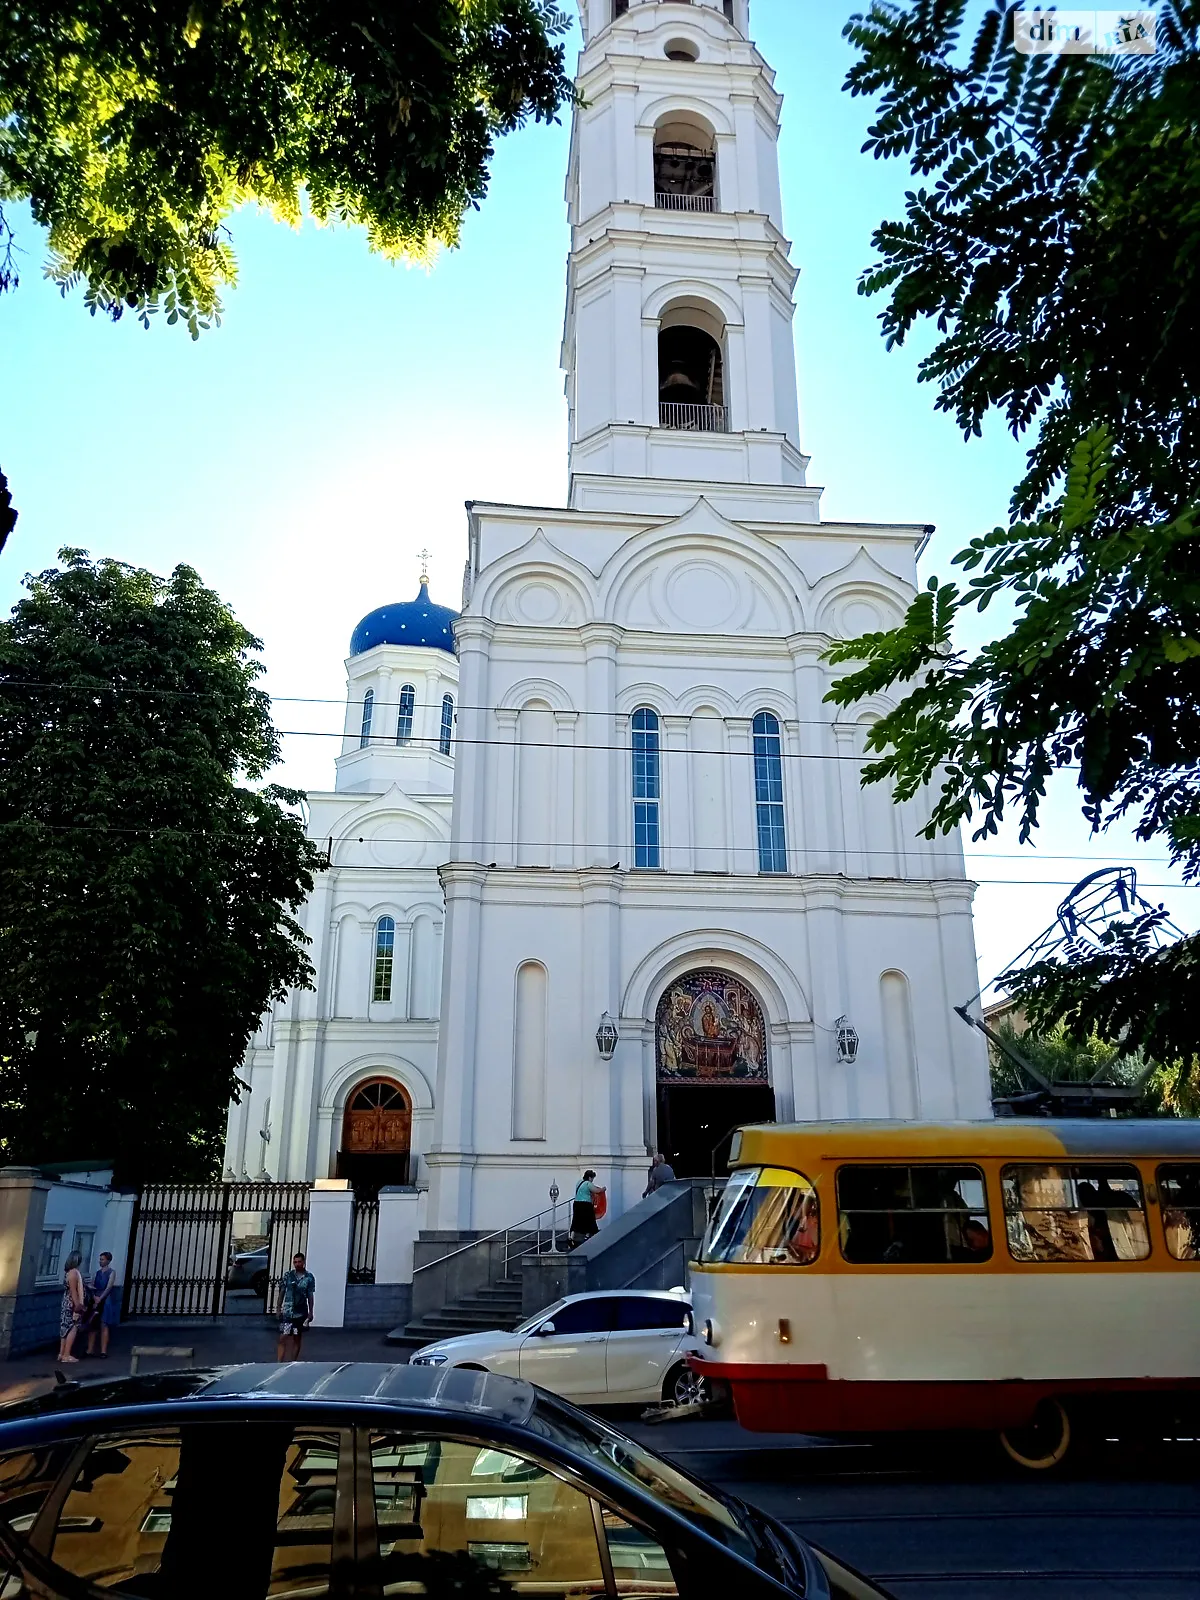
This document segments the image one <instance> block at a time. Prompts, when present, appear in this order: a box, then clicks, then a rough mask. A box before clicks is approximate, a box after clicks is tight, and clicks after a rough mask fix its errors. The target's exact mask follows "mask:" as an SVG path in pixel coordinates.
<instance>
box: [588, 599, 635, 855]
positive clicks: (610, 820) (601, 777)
mask: <svg viewBox="0 0 1200 1600" xmlns="http://www.w3.org/2000/svg"><path fill="white" fill-rule="evenodd" d="M579 633H580V638H581V639H582V641H583V648H584V651H585V669H584V670H585V683H586V705H585V709H586V711H587V713H588V715H587V720H586V723H585V727H586V730H587V738H586V740H585V743H586V744H587V746H588V763H587V774H588V776H587V810H586V815H587V827H586V830H585V832H586V840H587V845H588V849H587V852H586V853H587V864H588V865H589V866H593V867H605V868H607V867H610V866H611V865H612V863H613V862H614V861H615V860H616V859H617V856H616V847H617V841H618V837H619V835H618V832H617V812H616V806H617V796H618V794H624V792H625V785H624V783H623V781H622V779H623V775H624V774H625V772H626V771H627V770H628V765H627V763H626V761H625V760H624V759H623V752H622V751H620V750H619V749H617V748H616V746H617V745H618V742H619V733H618V728H619V725H620V719H618V717H617V715H616V699H617V694H616V689H617V645H618V643H619V641H620V638H621V633H622V630H621V629H620V628H617V627H614V626H613V625H612V624H611V623H607V622H589V623H586V624H585V625H584V626H583V627H582V628H581V629H580V630H579Z"/></svg>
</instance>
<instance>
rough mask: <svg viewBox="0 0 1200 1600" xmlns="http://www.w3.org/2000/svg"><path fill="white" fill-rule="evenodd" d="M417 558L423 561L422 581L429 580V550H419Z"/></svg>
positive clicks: (426, 581)
mask: <svg viewBox="0 0 1200 1600" xmlns="http://www.w3.org/2000/svg"><path fill="white" fill-rule="evenodd" d="M417 560H418V561H419V562H420V563H421V582H422V583H428V582H429V551H428V550H418V551H417Z"/></svg>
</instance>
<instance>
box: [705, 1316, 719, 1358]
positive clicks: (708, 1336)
mask: <svg viewBox="0 0 1200 1600" xmlns="http://www.w3.org/2000/svg"><path fill="white" fill-rule="evenodd" d="M704 1342H705V1344H708V1345H712V1347H713V1349H714V1350H715V1349H716V1347H717V1346H718V1345H719V1344H720V1342H721V1330H720V1328H718V1326H717V1324H716V1323H715V1322H714V1321H713V1320H712V1318H711V1317H706V1318H705V1319H704Z"/></svg>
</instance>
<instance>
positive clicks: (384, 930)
mask: <svg viewBox="0 0 1200 1600" xmlns="http://www.w3.org/2000/svg"><path fill="white" fill-rule="evenodd" d="M395 954H396V924H395V923H394V922H393V920H392V919H391V917H380V919H379V921H378V922H377V923H376V924H375V979H374V982H373V983H372V985H371V999H372V1000H390V999H391V998H392V961H393V959H394V957H395Z"/></svg>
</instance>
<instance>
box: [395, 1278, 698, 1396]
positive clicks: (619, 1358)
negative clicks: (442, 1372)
mask: <svg viewBox="0 0 1200 1600" xmlns="http://www.w3.org/2000/svg"><path fill="white" fill-rule="evenodd" d="M691 1328H692V1319H691V1299H690V1297H689V1296H688V1295H687V1294H686V1293H685V1291H684V1290H682V1289H666V1290H652V1289H636V1290H635V1289H602V1290H597V1291H595V1292H594V1293H592V1294H573V1295H568V1296H567V1298H566V1299H565V1300H556V1301H555V1302H554V1304H553V1305H549V1306H547V1307H546V1309H545V1310H544V1311H539V1312H538V1314H537V1316H536V1317H530V1319H529V1321H528V1322H523V1323H522V1324H521V1326H520V1327H519V1328H517V1329H515V1330H514V1332H512V1333H501V1332H496V1333H468V1334H464V1335H462V1337H461V1338H458V1339H439V1340H438V1341H437V1343H436V1344H427V1345H425V1346H424V1347H423V1348H422V1349H420V1350H417V1351H416V1352H414V1354H413V1355H412V1356H411V1357H410V1360H411V1361H412V1363H413V1365H414V1366H426V1367H476V1368H481V1369H483V1370H484V1371H485V1372H499V1373H502V1374H503V1375H504V1376H505V1377H509V1378H525V1379H527V1380H528V1381H529V1382H530V1383H536V1384H540V1385H541V1387H542V1388H543V1389H549V1390H551V1392H552V1393H554V1394H560V1395H562V1396H563V1397H564V1398H565V1399H568V1400H573V1401H575V1402H576V1403H577V1404H580V1405H610V1406H611V1405H626V1404H633V1403H636V1402H639V1401H640V1402H645V1401H654V1400H666V1401H668V1402H671V1403H674V1404H675V1405H686V1404H688V1403H690V1402H693V1401H697V1400H703V1399H706V1398H707V1395H708V1390H707V1386H706V1384H705V1380H704V1379H703V1378H700V1377H697V1375H696V1374H695V1373H694V1372H693V1371H692V1369H691V1368H690V1367H689V1366H688V1364H687V1359H686V1358H687V1356H688V1355H690V1354H696V1355H703V1354H704V1353H705V1346H704V1344H703V1341H702V1340H700V1339H697V1338H695V1337H694V1335H693V1333H692V1331H691Z"/></svg>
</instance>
